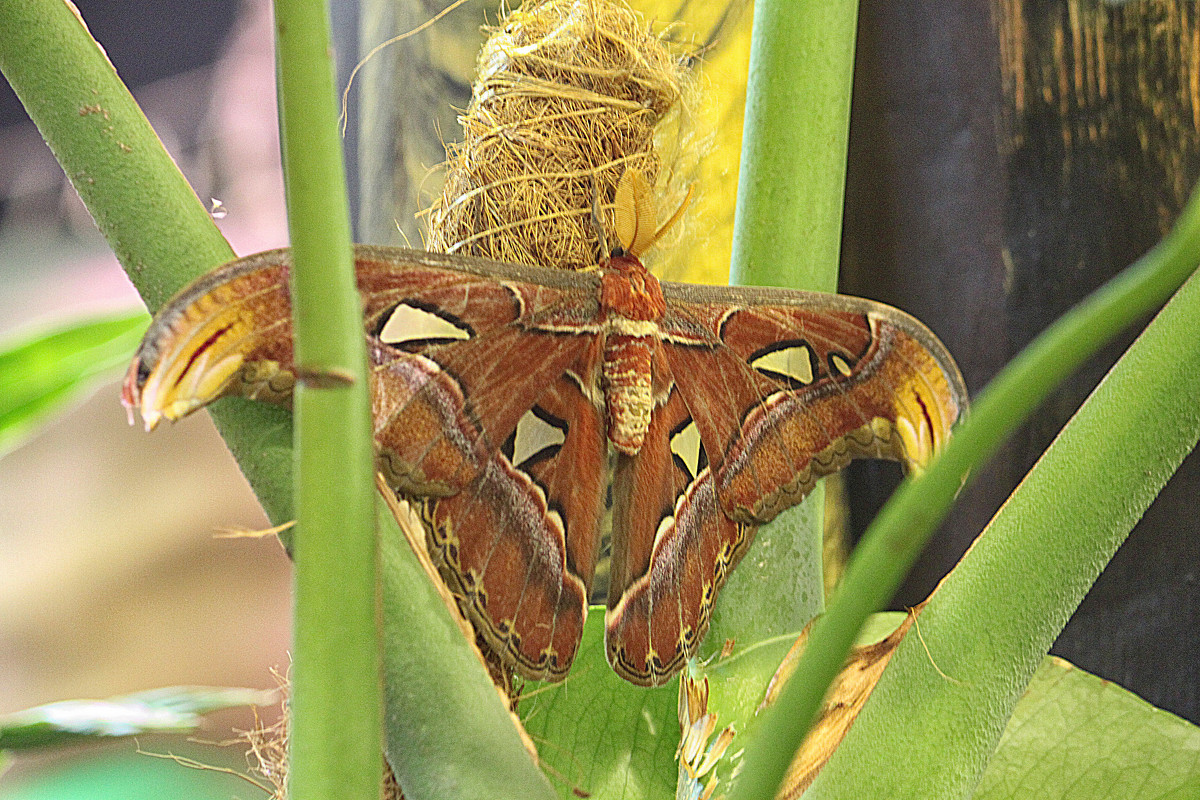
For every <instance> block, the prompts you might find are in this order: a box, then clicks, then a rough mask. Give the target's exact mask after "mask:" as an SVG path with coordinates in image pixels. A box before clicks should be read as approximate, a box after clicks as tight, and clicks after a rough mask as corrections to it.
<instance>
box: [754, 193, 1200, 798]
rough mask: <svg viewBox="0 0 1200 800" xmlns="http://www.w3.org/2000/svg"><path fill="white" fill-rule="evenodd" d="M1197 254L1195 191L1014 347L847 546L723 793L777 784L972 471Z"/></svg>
mask: <svg viewBox="0 0 1200 800" xmlns="http://www.w3.org/2000/svg"><path fill="white" fill-rule="evenodd" d="M1197 253H1200V194H1198V193H1193V195H1192V198H1191V199H1190V200H1189V201H1188V205H1187V207H1186V208H1185V209H1184V212H1183V215H1182V216H1181V218H1180V221H1179V222H1178V224H1177V225H1176V227H1175V229H1174V230H1173V231H1172V232H1171V233H1170V234H1169V235H1168V236H1167V238H1166V239H1164V240H1163V241H1162V242H1160V243H1159V244H1158V245H1157V246H1156V247H1155V248H1154V249H1153V250H1151V251H1150V252H1149V253H1147V254H1146V255H1145V256H1143V257H1142V258H1141V259H1139V260H1138V261H1137V262H1136V263H1135V264H1134V265H1133V266H1131V267H1129V268H1128V269H1126V270H1125V271H1124V272H1122V273H1121V274H1120V275H1118V276H1117V277H1116V278H1114V279H1113V280H1112V281H1110V282H1109V283H1108V284H1106V285H1105V286H1104V287H1102V288H1101V289H1099V290H1097V291H1096V292H1094V293H1093V294H1092V295H1091V296H1090V297H1088V298H1087V299H1086V300H1084V301H1083V302H1082V303H1080V304H1079V305H1078V306H1076V307H1075V308H1074V309H1072V310H1071V311H1070V312H1069V313H1067V314H1066V315H1065V316H1063V317H1062V318H1061V319H1059V320H1058V321H1057V322H1055V323H1054V325H1052V326H1051V327H1050V328H1048V329H1047V330H1046V331H1045V332H1043V333H1042V335H1041V336H1039V337H1038V338H1037V339H1036V340H1035V341H1034V342H1033V343H1032V344H1031V345H1030V346H1029V347H1027V348H1026V349H1025V350H1024V351H1022V352H1021V354H1020V355H1019V356H1018V357H1017V358H1016V359H1014V360H1013V361H1012V362H1011V363H1010V364H1009V365H1008V366H1007V367H1006V368H1005V369H1004V371H1003V372H1001V373H1000V374H999V375H998V376H997V377H996V378H995V379H994V380H993V381H992V383H991V384H990V385H989V386H988V387H987V389H986V390H985V391H984V393H983V394H982V395H981V396H980V398H979V401H978V403H976V405H975V408H974V409H973V411H972V412H971V414H970V415H969V416H968V417H967V418H966V420H964V422H963V423H962V424H961V425H960V426H959V429H958V430H957V431H956V432H955V435H954V437H953V438H952V439H951V440H950V442H949V443H948V444H947V446H946V449H945V450H944V451H943V453H942V454H941V456H940V457H939V458H938V459H936V460H935V461H934V463H933V464H931V465H930V467H929V469H928V470H927V471H926V472H925V474H924V475H923V476H921V477H918V478H915V479H909V480H906V481H905V482H904V484H902V485H901V486H900V488H899V489H898V490H897V491H896V493H895V494H894V495H893V496H892V498H891V499H890V500H889V501H888V503H887V504H886V505H885V506H884V508H883V510H882V511H881V512H880V513H879V516H878V517H876V519H875V521H874V523H872V525H871V526H870V528H869V529H868V530H867V533H866V535H865V536H864V538H863V540H862V542H861V543H860V544H859V546H858V548H857V549H856V550H855V552H854V554H853V557H852V558H851V561H850V563H849V565H848V567H847V570H846V575H845V577H844V578H843V582H842V586H841V588H840V589H839V590H838V593H837V596H836V598H835V602H834V603H832V604H831V605H830V608H829V611H828V612H827V613H826V614H825V615H824V616H823V617H821V618H820V619H819V620H817V622H816V624H815V625H814V626H813V630H812V635H811V636H810V637H809V642H808V647H807V650H806V651H805V653H804V656H803V657H802V658H801V660H800V662H799V664H798V665H797V667H796V672H795V673H794V674H793V677H792V679H791V680H789V681H788V683H787V686H786V687H785V689H784V692H783V693H782V695H781V696H780V698H779V701H778V702H777V703H776V705H775V706H774V707H772V708H771V709H769V710H768V712H766V717H765V719H764V720H763V729H762V736H760V737H758V738H756V740H755V741H754V743H753V746H749V747H747V749H746V760H745V769H744V770H743V772H742V774H741V776H740V778H739V780H738V782H737V785H736V786H735V787H734V791H733V793H732V794H731V800H749V798H759V797H766V796H768V795H771V794H772V793H773V792H774V791H775V787H777V786H778V785H779V783H780V781H781V780H782V778H783V776H784V773H785V771H786V770H787V767H788V764H789V763H790V761H791V757H792V753H794V752H795V750H796V747H797V746H798V745H799V743H800V740H801V739H802V738H803V736H804V733H805V731H806V730H807V727H808V725H809V724H811V721H812V720H813V719H814V718H815V716H816V713H817V711H818V709H819V708H820V704H821V701H822V698H823V697H824V695H825V692H826V690H827V688H828V687H829V684H830V683H831V682H832V680H833V678H834V676H835V675H836V674H837V672H838V670H839V669H840V668H841V666H842V664H843V663H844V662H845V658H846V654H847V653H848V652H849V649H850V645H851V644H852V643H853V640H854V637H855V635H856V634H857V632H858V630H859V628H861V627H862V624H863V622H864V621H865V620H866V618H867V616H868V615H869V614H871V613H873V612H875V611H878V610H879V609H881V608H883V606H884V604H885V603H886V602H887V601H888V600H889V599H890V597H891V595H892V593H893V592H894V591H895V589H896V587H897V586H898V585H899V583H900V581H901V580H902V579H903V576H904V574H905V573H906V572H907V570H908V569H909V567H910V566H911V565H912V562H913V561H914V560H915V559H916V557H917V555H918V554H919V553H920V551H921V549H922V548H923V547H924V545H925V542H926V541H927V540H928V538H929V536H930V535H931V534H932V532H933V530H934V528H935V527H936V526H937V524H938V523H939V522H941V520H942V519H943V518H944V517H945V515H946V512H947V510H948V509H949V507H950V505H951V503H952V502H953V500H954V497H955V496H956V495H957V494H958V492H959V491H960V490H961V488H962V486H963V485H964V484H965V483H966V481H967V480H968V479H969V477H970V475H971V472H972V470H974V469H977V468H978V467H979V466H981V465H982V464H983V463H984V462H985V461H986V460H987V458H988V457H989V456H990V455H991V454H992V453H994V452H995V450H996V448H997V447H999V445H1000V443H1001V442H1003V441H1004V439H1005V437H1007V436H1008V434H1009V433H1011V432H1012V430H1013V429H1014V428H1015V427H1016V426H1017V425H1019V424H1020V423H1021V422H1022V421H1023V420H1024V419H1025V418H1026V417H1028V416H1029V415H1030V414H1031V413H1032V412H1033V410H1034V409H1035V408H1036V407H1037V406H1038V405H1039V404H1040V403H1041V402H1042V401H1043V400H1044V399H1045V397H1046V395H1047V394H1048V393H1049V392H1050V391H1051V390H1052V389H1053V388H1054V387H1055V386H1056V385H1058V383H1060V382H1061V381H1062V379H1063V378H1064V377H1065V376H1067V375H1069V374H1070V373H1071V372H1072V371H1073V370H1074V369H1075V368H1076V367H1078V366H1079V364H1080V363H1082V362H1083V361H1084V360H1085V359H1086V358H1087V357H1088V356H1090V355H1091V354H1093V353H1094V352H1095V351H1096V350H1097V349H1098V348H1100V347H1101V346H1103V345H1104V343H1106V342H1107V341H1109V340H1110V339H1111V338H1112V337H1113V336H1115V335H1116V334H1117V333H1118V332H1119V331H1121V330H1122V329H1123V328H1125V327H1126V326H1128V325H1129V324H1131V323H1132V322H1133V321H1135V320H1137V319H1138V318H1139V317H1141V316H1143V315H1144V314H1146V313H1147V312H1149V311H1151V310H1152V309H1154V308H1155V307H1156V306H1158V305H1159V304H1161V303H1162V302H1163V301H1165V300H1166V299H1167V298H1168V297H1169V296H1170V294H1171V293H1172V292H1173V291H1175V290H1176V289H1177V288H1178V287H1179V286H1180V285H1181V284H1182V283H1183V282H1184V281H1185V280H1186V279H1187V277H1188V276H1189V275H1190V274H1191V273H1192V271H1193V270H1194V269H1195V267H1196V260H1197ZM1084 474H1085V475H1087V476H1088V477H1087V479H1091V476H1090V475H1088V473H1084ZM996 591H998V590H997V589H996V588H995V586H993V592H996ZM993 596H994V594H993ZM797 721H800V722H797Z"/></svg>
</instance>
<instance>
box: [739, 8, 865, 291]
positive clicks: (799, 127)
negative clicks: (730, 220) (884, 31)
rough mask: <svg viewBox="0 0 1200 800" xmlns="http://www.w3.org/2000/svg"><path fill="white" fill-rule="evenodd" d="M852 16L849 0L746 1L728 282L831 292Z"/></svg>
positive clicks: (841, 188)
mask: <svg viewBox="0 0 1200 800" xmlns="http://www.w3.org/2000/svg"><path fill="white" fill-rule="evenodd" d="M857 18H858V3H857V0H831V2H823V3H815V2H808V3H795V2H787V0H760V2H757V3H755V4H754V30H753V35H752V39H751V45H750V66H749V71H748V75H747V78H748V84H747V88H746V120H745V125H744V131H743V134H742V160H741V166H740V168H739V173H738V194H737V210H736V216H735V218H734V228H733V263H732V268H731V269H730V279H731V281H732V282H733V283H743V284H752V285H756V286H789V287H792V288H795V289H809V290H812V291H818V292H836V291H837V270H838V254H839V252H840V250H841V238H842V205H843V199H844V195H845V187H846V148H847V143H848V141H849V135H850V89H851V84H852V82H853V77H854V37H855V30H856V28H855V26H856V24H857Z"/></svg>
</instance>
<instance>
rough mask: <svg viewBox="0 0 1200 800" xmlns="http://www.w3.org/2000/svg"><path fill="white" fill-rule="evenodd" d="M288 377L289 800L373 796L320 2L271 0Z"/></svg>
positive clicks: (370, 672) (341, 272)
mask: <svg viewBox="0 0 1200 800" xmlns="http://www.w3.org/2000/svg"><path fill="white" fill-rule="evenodd" d="M275 35H276V39H275V41H276V57H277V59H278V64H279V69H278V74H279V102H280V112H281V113H280V122H281V126H280V127H281V134H282V135H281V139H282V144H283V164H284V174H285V175H286V178H287V181H286V186H287V207H288V229H289V232H290V236H291V242H292V260H293V267H292V274H291V281H292V313H293V321H294V332H295V333H294V335H295V352H296V368H297V369H296V371H297V375H299V376H300V379H299V380H298V381H297V387H296V397H295V412H296V413H295V459H296V462H295V463H296V473H295V497H296V512H297V519H298V521H299V523H300V524H299V525H298V526H297V528H296V530H295V532H294V535H293V539H292V555H293V558H294V560H295V564H296V566H295V586H296V596H295V617H294V626H295V627H294V631H295V633H294V650H293V657H292V671H291V678H292V693H291V700H290V704H289V710H290V715H291V719H290V730H289V742H288V743H289V748H290V765H289V769H288V790H289V791H288V793H289V796H290V797H291V798H293V800H310V799H311V800H335V798H348V799H349V800H355V799H358V800H377V798H378V797H379V786H380V781H381V780H382V777H383V761H382V728H383V721H382V720H383V711H382V700H381V691H382V687H381V684H380V657H379V653H380V647H379V631H378V611H377V609H378V604H377V585H378V554H377V552H376V536H375V486H374V451H373V443H372V430H371V405H370V398H369V396H368V393H367V356H366V347H365V344H364V341H363V336H362V304H361V301H360V300H359V297H358V288H357V286H356V284H355V278H354V260H353V256H352V251H351V241H350V213H349V210H348V208H347V203H346V181H345V176H344V172H343V167H342V151H341V142H340V140H339V138H338V132H337V112H336V108H337V104H336V94H335V91H334V80H333V64H332V61H331V59H330V57H329V54H330V52H331V49H332V48H331V44H330V33H329V17H328V9H327V7H326V4H325V1H324V0H276V3H275Z"/></svg>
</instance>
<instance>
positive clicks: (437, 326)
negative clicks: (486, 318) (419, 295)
mask: <svg viewBox="0 0 1200 800" xmlns="http://www.w3.org/2000/svg"><path fill="white" fill-rule="evenodd" d="M375 335H376V336H378V337H379V340H380V341H381V342H383V343H384V344H387V345H391V346H392V347H395V348H398V349H401V350H408V351H416V350H420V349H421V348H424V347H430V346H432V345H439V344H450V343H452V342H458V341H466V340H468V339H470V338H472V337H473V336H474V335H475V331H474V330H472V329H471V326H470V325H468V324H467V323H465V322H463V321H462V320H460V319H459V318H458V317H455V316H454V315H453V314H449V313H447V312H445V311H443V310H441V309H439V308H438V307H437V306H434V305H432V304H430V303H422V302H420V301H418V300H405V301H403V302H400V303H397V304H396V305H394V306H392V308H390V309H389V310H387V311H385V312H384V313H383V314H382V315H381V317H380V321H379V326H378V329H377V330H376V333H375Z"/></svg>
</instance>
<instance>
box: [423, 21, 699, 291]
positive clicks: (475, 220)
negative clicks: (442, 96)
mask: <svg viewBox="0 0 1200 800" xmlns="http://www.w3.org/2000/svg"><path fill="white" fill-rule="evenodd" d="M687 74H688V73H687V71H686V69H685V68H684V67H683V66H682V65H681V63H680V59H679V58H677V57H675V56H674V55H673V54H672V53H671V51H670V50H669V49H668V48H667V47H666V45H665V43H664V42H663V40H662V39H661V38H659V37H657V36H655V35H652V34H651V33H650V30H649V26H648V25H647V24H646V22H645V21H644V20H643V19H642V17H641V16H640V15H639V14H638V13H636V12H635V11H633V10H632V9H630V8H629V7H628V6H627V5H625V4H624V3H617V2H611V1H610V0H535V1H534V2H528V3H525V4H524V5H522V6H521V7H520V8H519V9H516V10H513V11H512V12H510V13H509V14H508V16H507V17H506V18H505V19H504V21H503V25H502V26H501V27H500V28H498V29H496V30H495V31H494V32H493V34H492V35H491V37H490V38H489V39H488V41H487V42H486V43H485V44H484V47H483V50H482V52H481V53H480V56H479V66H478V76H477V78H476V80H475V84H474V87H473V90H472V99H471V104H470V106H469V108H468V109H467V111H466V113H465V114H464V115H463V116H461V117H460V119H461V121H462V124H463V135H464V140H463V142H462V143H461V144H454V145H449V146H448V147H447V156H448V160H447V163H446V170H447V174H446V183H445V186H444V188H443V191H442V195H441V197H440V198H439V199H438V200H437V201H436V202H435V203H434V205H433V207H432V208H431V209H429V211H428V214H429V227H430V232H429V239H428V241H427V244H428V247H429V249H431V250H438V251H444V252H448V253H456V252H457V253H463V254H467V255H475V256H483V257H486V258H492V259H496V260H499V261H513V262H518V263H522V264H535V265H541V266H550V267H558V268H564V269H587V268H591V267H594V266H595V265H596V264H597V263H598V260H599V259H600V258H602V257H605V256H607V253H601V252H600V247H599V235H598V232H597V226H596V224H595V222H594V221H593V207H594V206H595V207H596V208H597V209H598V210H599V211H600V217H601V220H602V222H603V226H604V228H605V229H606V230H611V227H612V222H613V220H612V204H613V196H614V193H615V191H616V185H617V182H618V181H619V180H620V178H621V175H623V174H624V173H625V171H626V170H629V169H634V170H637V171H639V172H641V174H642V176H643V177H644V178H645V179H646V182H647V183H648V184H649V185H650V186H652V187H653V186H655V184H656V182H658V183H663V184H666V183H668V181H664V180H660V178H661V173H662V172H663V163H664V159H663V158H662V157H661V156H660V154H659V152H658V148H657V147H656V132H657V131H658V130H659V126H660V123H662V122H663V121H664V120H665V119H667V118H668V116H669V115H670V114H671V113H672V112H673V111H678V109H679V106H680V105H681V100H682V99H683V98H684V96H685V92H686V91H687V90H688V89H689V88H690V86H689V84H688V82H687V80H688V79H687ZM659 138H661V137H659ZM667 163H670V161H669V160H668V161H667ZM658 196H659V197H660V198H662V196H663V195H662V191H661V189H660V191H659V193H658ZM610 238H611V237H610ZM610 243H611V242H610Z"/></svg>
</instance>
